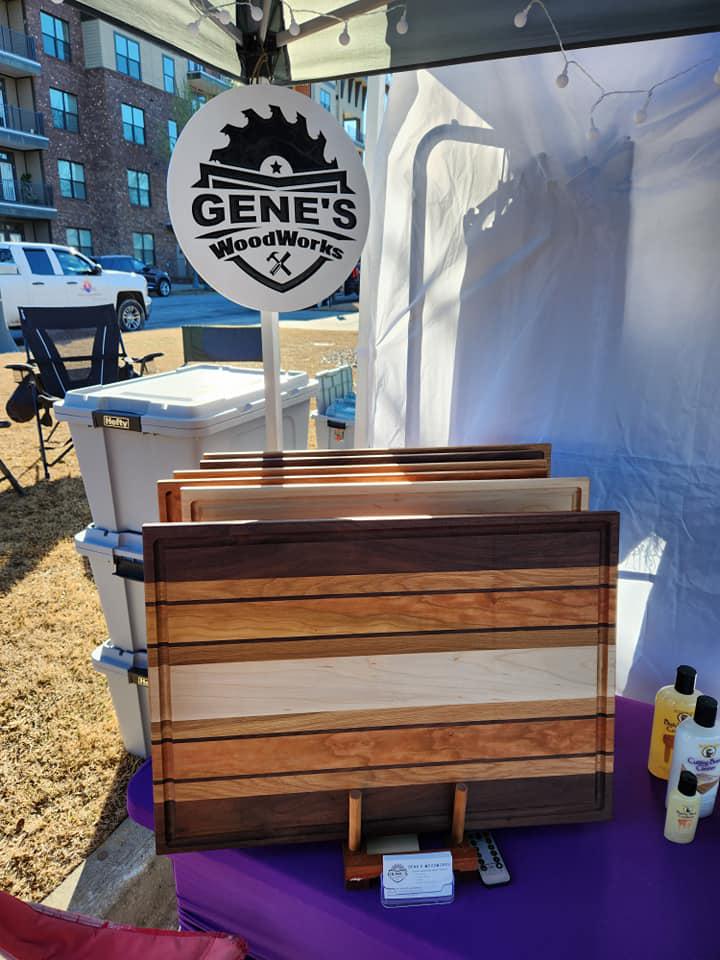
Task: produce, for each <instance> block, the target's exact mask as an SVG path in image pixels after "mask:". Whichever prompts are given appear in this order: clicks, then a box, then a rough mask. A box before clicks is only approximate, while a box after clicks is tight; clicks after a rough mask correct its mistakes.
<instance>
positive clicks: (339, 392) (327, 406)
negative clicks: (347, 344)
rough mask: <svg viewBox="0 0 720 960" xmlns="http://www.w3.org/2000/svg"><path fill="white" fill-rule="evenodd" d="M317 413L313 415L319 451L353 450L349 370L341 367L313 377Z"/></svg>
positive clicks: (353, 397) (352, 403)
mask: <svg viewBox="0 0 720 960" xmlns="http://www.w3.org/2000/svg"><path fill="white" fill-rule="evenodd" d="M317 382H318V396H317V413H315V414H313V419H314V420H315V432H316V434H317V445H318V447H320V448H321V449H323V450H328V449H329V450H342V449H347V448H351V447H354V446H355V394H354V393H353V376H352V368H351V367H350V366H349V365H348V364H345V365H344V366H342V367H335V369H334V370H322V371H320V373H318V375H317Z"/></svg>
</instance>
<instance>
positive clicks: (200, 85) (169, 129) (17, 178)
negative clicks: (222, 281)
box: [0, 0, 367, 277]
mask: <svg viewBox="0 0 720 960" xmlns="http://www.w3.org/2000/svg"><path fill="white" fill-rule="evenodd" d="M231 84H232V81H230V79H229V78H227V77H223V76H222V75H221V74H219V73H218V72H217V71H215V70H212V69H210V68H208V67H206V66H205V65H203V64H201V63H197V62H195V61H192V60H187V59H185V58H184V57H181V56H179V55H178V54H177V53H175V52H174V51H172V50H169V49H167V48H163V46H162V45H161V44H158V43H154V42H149V41H147V40H146V39H144V38H143V37H141V36H139V35H135V34H133V33H132V32H131V31H128V30H125V29H122V30H120V29H119V28H117V27H115V26H114V25H112V24H111V23H108V22H106V21H104V20H102V19H99V18H97V17H94V16H93V17H91V16H88V15H87V14H84V13H81V11H79V10H77V9H76V8H74V7H71V6H69V5H67V4H56V3H52V2H50V0H24V2H23V0H0V239H24V240H50V239H51V240H54V241H56V242H60V243H69V244H71V245H73V246H76V247H78V249H80V250H82V251H83V252H85V253H87V254H90V255H95V256H100V255H103V254H112V253H124V254H133V255H134V256H136V257H137V258H138V259H141V260H144V261H146V262H148V263H155V264H157V265H158V266H160V267H162V268H163V269H165V270H168V272H169V273H170V274H171V275H172V276H174V277H178V276H183V275H185V274H186V273H187V265H186V263H185V260H184V257H183V256H182V252H181V251H180V249H179V247H178V245H177V242H176V240H175V236H174V233H173V231H172V227H171V224H170V217H169V214H168V209H167V201H166V196H165V188H166V176H167V167H168V162H169V159H170V155H171V152H172V149H173V147H174V144H175V141H176V140H177V137H178V134H179V132H180V130H181V129H182V126H183V124H184V122H185V121H186V120H187V119H188V117H189V116H190V115H191V114H192V112H193V111H194V110H196V109H198V107H199V106H201V105H202V103H204V102H205V101H206V100H207V99H208V98H209V97H212V96H214V95H216V94H218V93H222V92H223V91H224V90H227V89H229V88H230V86H231ZM301 89H303V92H305V93H307V94H308V95H309V96H311V97H312V98H313V99H314V100H316V101H317V102H318V103H320V105H321V106H323V107H324V108H325V109H327V110H329V111H330V112H331V113H333V115H334V116H336V117H337V119H338V120H339V121H340V122H341V123H342V124H343V125H344V126H345V129H346V131H347V132H348V134H349V135H350V136H351V137H352V138H353V140H354V141H355V143H356V145H357V146H358V149H359V150H361V151H362V146H363V128H364V125H363V116H364V107H365V99H366V95H367V88H366V85H365V81H364V80H363V79H361V78H356V79H350V80H340V81H337V82H336V83H333V82H330V83H322V84H313V85H312V86H310V85H307V86H306V87H305V88H301Z"/></svg>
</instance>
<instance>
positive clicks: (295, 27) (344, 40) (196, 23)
mask: <svg viewBox="0 0 720 960" xmlns="http://www.w3.org/2000/svg"><path fill="white" fill-rule="evenodd" d="M52 2H53V3H63V0H52ZM281 3H282V5H283V7H285V9H286V10H287V11H288V14H289V17H290V22H289V24H288V27H287V32H288V33H289V34H290V36H291V37H299V36H300V34H301V33H302V27H301V26H300V24H299V23H298V21H297V18H296V14H298V13H303V14H310V15H312V16H314V17H323V18H325V19H330V20H335V21H336V22H337V23H338V24H340V23H341V24H342V25H343V28H342V30H341V31H340V34H339V35H338V43H339V44H340V45H341V46H343V47H347V46H348V44H349V43H350V42H351V37H350V24H349V19H346V18H345V17H338V16H336V15H335V14H333V13H328V12H327V11H325V10H306V9H300V8H299V7H292V6H291V5H290V4H289V3H288V2H287V0H281ZM191 5H192V6H194V7H195V10H196V12H197V13H199V14H200V16H199V18H198V19H197V20H193V21H192V22H191V23H188V25H187V29H188V30H189V31H190V33H192V34H197V33H198V31H199V30H200V25H201V24H202V22H203V20H205V19H206V18H207V19H210V20H214V21H215V22H216V23H219V24H221V25H222V26H228V25H229V24H230V23H231V22H232V16H231V14H230V12H229V11H227V10H225V9H223V8H224V7H229V6H232V7H249V8H250V18H251V19H252V20H253V21H254V22H255V23H260V21H261V20H262V18H263V15H264V14H263V8H262V7H261V6H260V5H259V4H258V2H257V0H232V2H228V3H223V4H219V5H217V6H211V5H210V3H209V0H208V2H206V3H204V4H203V3H199V2H193V0H191ZM527 9H528V10H529V9H530V7H529V6H528V8H527ZM396 10H400V11H402V12H401V15H400V18H399V19H398V21H397V23H396V24H395V32H396V33H398V34H399V35H400V36H405V34H406V33H407V32H408V30H409V28H410V24H409V22H408V18H407V3H405V2H401V3H396V4H393V5H389V6H387V7H386V8H385V10H383V9H381V8H378V9H375V10H367V11H365V12H364V13H359V14H358V15H357V16H358V17H372V16H376V15H377V14H378V13H385V14H389V13H393V12H394V11H396ZM352 19H357V17H353V18H352ZM526 19H527V14H526Z"/></svg>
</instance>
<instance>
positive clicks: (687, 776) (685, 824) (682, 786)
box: [665, 770, 700, 843]
mask: <svg viewBox="0 0 720 960" xmlns="http://www.w3.org/2000/svg"><path fill="white" fill-rule="evenodd" d="M697 786H698V782H697V777H696V776H695V774H694V773H693V772H692V771H691V770H683V771H682V773H681V774H680V780H679V782H678V785H677V787H675V789H674V790H671V791H670V793H669V795H668V804H667V816H666V817H665V839H666V840H670V841H671V842H672V843H691V842H692V841H693V839H694V837H695V831H696V830H697V825H698V819H699V817H700V797H699V796H698V792H697Z"/></svg>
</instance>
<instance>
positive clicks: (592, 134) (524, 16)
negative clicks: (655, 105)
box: [513, 0, 720, 140]
mask: <svg viewBox="0 0 720 960" xmlns="http://www.w3.org/2000/svg"><path fill="white" fill-rule="evenodd" d="M536 6H537V7H540V9H541V10H542V11H543V13H544V14H545V16H546V17H547V20H548V23H549V24H550V27H551V28H552V31H553V33H554V34H555V39H556V40H557V45H558V50H559V51H560V54H561V55H562V58H563V60H564V62H565V66H564V67H563V70H562V73H559V74H558V75H557V77H555V85H556V86H557V87H559V88H560V89H561V90H564V89H565V87H567V85H568V84H569V83H570V74H569V68H570V67H574V68H575V69H576V70H578V71H579V72H580V73H582V74H583V76H585V78H586V79H587V80H589V81H590V83H592V84H593V86H594V87H595V88H596V89H597V90H598V92H599V96H598V98H597V100H596V101H595V102H594V103H593V105H592V106H591V107H590V126H589V128H588V134H587V135H588V139H589V140H597V139H598V138H599V136H600V130H599V129H598V127H597V125H596V123H595V111H596V110H597V108H598V107H599V106H600V104H601V103H602V102H603V100H606V99H607V98H608V97H617V96H635V95H641V94H642V95H644V97H645V101H644V103H643V105H642V106H641V107H640V108H639V109H638V110H636V111H635V117H634V119H635V123H637V124H642V123H645V122H646V120H647V118H648V107H649V106H650V101H651V100H652V96H653V93H654V92H655V91H656V90H657V88H658V87H662V86H663V85H664V84H666V83H670V81H671V80H677V79H678V78H679V77H683V76H685V74H686V73H690V72H691V71H692V70H696V69H697V68H698V67H701V66H704V65H705V64H706V63H710V60H711V58H710V57H707V58H706V59H704V60H700V61H699V62H698V63H694V64H692V66H690V67H687V68H686V69H685V70H680V71H678V73H674V74H673V75H672V76H671V77H666V78H665V79H664V80H660V81H659V82H658V83H654V84H653V85H652V86H651V87H649V88H648V89H646V90H606V89H605V87H603V85H602V84H601V83H599V82H598V81H597V80H596V79H595V77H594V76H593V75H592V74H591V73H590V71H589V70H586V69H585V67H584V66H583V65H582V64H581V63H579V62H578V61H577V60H571V59H570V58H569V57H568V55H567V53H566V51H565V46H564V44H563V42H562V38H561V36H560V34H559V32H558V29H557V27H556V25H555V21H554V20H553V18H552V16H551V15H550V11H549V10H548V8H547V7H546V6H545V4H544V3H543V0H530V3H529V4H528V5H527V6H526V7H523V9H522V10H518V12H517V13H516V14H515V17H514V20H513V23H514V24H515V26H516V27H518V29H522V28H523V27H524V26H525V25H526V24H527V20H528V14H529V13H530V11H531V10H532V8H533V7H536ZM713 80H714V82H715V83H716V84H717V85H718V86H719V87H720V67H718V68H717V70H716V71H715V74H714V76H713Z"/></svg>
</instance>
